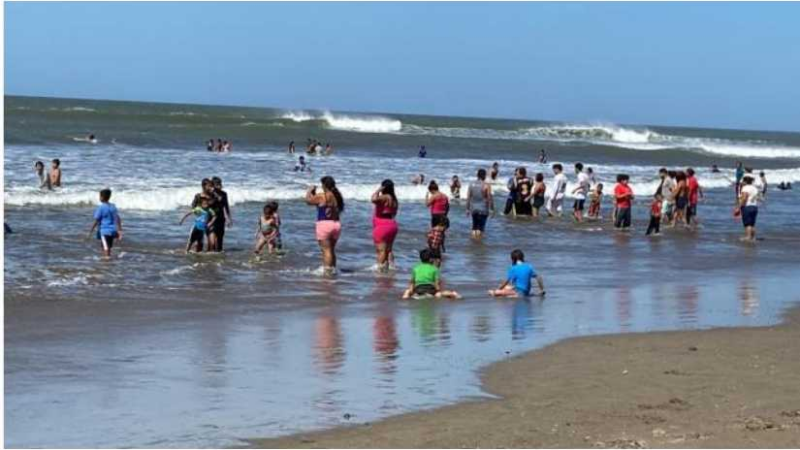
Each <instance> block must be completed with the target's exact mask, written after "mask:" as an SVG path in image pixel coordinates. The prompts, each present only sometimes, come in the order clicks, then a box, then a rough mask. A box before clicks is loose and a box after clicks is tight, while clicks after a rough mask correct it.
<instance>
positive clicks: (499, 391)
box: [244, 306, 800, 448]
mask: <svg viewBox="0 0 800 450" xmlns="http://www.w3.org/2000/svg"><path fill="white" fill-rule="evenodd" d="M798 338H800V306H795V307H793V308H792V309H790V310H789V311H787V312H786V314H784V316H783V318H782V321H781V322H780V323H778V324H776V325H772V326H766V327H727V328H712V329H707V330H679V331H658V332H645V333H623V334H612V335H596V336H582V337H574V338H569V339H566V340H563V341H559V342H556V343H554V344H551V345H548V346H546V347H544V348H540V349H537V350H533V351H530V352H526V353H523V354H521V355H519V356H514V357H511V358H509V359H505V360H502V361H499V362H496V363H493V364H490V365H489V366H487V367H484V368H482V369H480V370H479V374H480V379H481V383H482V389H483V390H484V391H485V392H487V393H489V394H491V395H493V396H496V397H497V398H495V399H483V398H481V399H466V400H465V401H462V402H458V403H456V404H453V405H448V406H444V407H440V408H435V409H431V410H423V411H415V412H409V413H404V414H401V415H397V416H391V417H388V418H385V419H381V420H378V421H376V422H373V423H358V422H357V421H354V423H353V424H352V425H343V426H341V427H336V428H333V429H327V430H321V431H313V432H306V433H297V434H293V435H289V436H283V437H276V438H266V439H260V438H254V439H245V440H244V442H246V443H248V444H250V446H252V447H253V448H286V447H303V448H381V447H383V448H403V447H410V448H456V447H495V448H497V447H513V448H520V447H547V448H555V447H571V448H604V447H612V448H644V447H674V448H681V447H688V448H695V447H703V448H711V447H729V448H743V447H744V448H747V447H767V448H797V447H800V383H797V379H798V375H797V374H798V373H800V345H798V344H796V343H797V342H798Z"/></svg>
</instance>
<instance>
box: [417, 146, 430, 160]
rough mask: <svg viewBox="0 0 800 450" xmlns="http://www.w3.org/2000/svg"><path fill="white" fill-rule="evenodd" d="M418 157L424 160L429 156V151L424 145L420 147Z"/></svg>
mask: <svg viewBox="0 0 800 450" xmlns="http://www.w3.org/2000/svg"><path fill="white" fill-rule="evenodd" d="M418 156H419V157H420V158H424V157H426V156H428V151H427V150H425V146H424V145H421V146H420V147H419V155H418Z"/></svg>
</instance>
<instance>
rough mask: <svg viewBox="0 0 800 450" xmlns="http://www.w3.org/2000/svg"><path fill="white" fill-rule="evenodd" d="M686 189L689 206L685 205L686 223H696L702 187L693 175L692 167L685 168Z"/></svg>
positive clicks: (688, 224) (690, 224) (689, 224)
mask: <svg viewBox="0 0 800 450" xmlns="http://www.w3.org/2000/svg"><path fill="white" fill-rule="evenodd" d="M686 189H687V190H688V192H689V206H687V207H686V225H687V226H692V225H697V204H698V203H699V202H700V199H701V198H703V197H704V195H703V189H702V188H701V187H700V183H699V182H698V181H697V178H696V177H695V173H694V169H692V168H691V167H690V168H688V169H686ZM692 220H694V222H692Z"/></svg>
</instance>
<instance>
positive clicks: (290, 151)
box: [289, 141, 295, 155]
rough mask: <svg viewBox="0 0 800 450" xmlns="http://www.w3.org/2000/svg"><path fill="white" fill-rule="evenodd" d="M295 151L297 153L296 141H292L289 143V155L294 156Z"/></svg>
mask: <svg viewBox="0 0 800 450" xmlns="http://www.w3.org/2000/svg"><path fill="white" fill-rule="evenodd" d="M294 151H295V148H294V141H290V142H289V154H290V155H294Z"/></svg>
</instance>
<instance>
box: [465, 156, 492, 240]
mask: <svg viewBox="0 0 800 450" xmlns="http://www.w3.org/2000/svg"><path fill="white" fill-rule="evenodd" d="M490 212H491V214H492V215H494V199H493V198H492V187H491V186H490V185H489V183H487V182H486V169H478V174H477V180H476V181H474V182H472V183H470V185H469V188H468V189H467V214H468V215H472V238H473V239H481V238H482V237H483V233H484V232H485V231H486V221H487V220H488V218H489V213H490Z"/></svg>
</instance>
